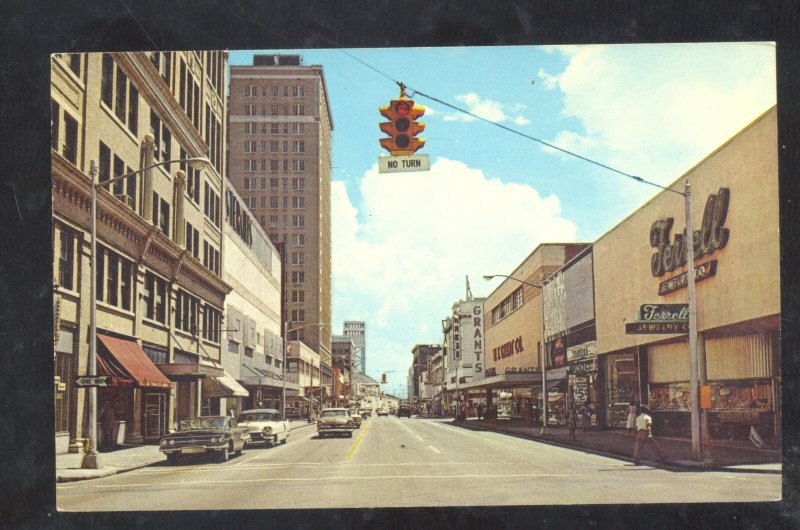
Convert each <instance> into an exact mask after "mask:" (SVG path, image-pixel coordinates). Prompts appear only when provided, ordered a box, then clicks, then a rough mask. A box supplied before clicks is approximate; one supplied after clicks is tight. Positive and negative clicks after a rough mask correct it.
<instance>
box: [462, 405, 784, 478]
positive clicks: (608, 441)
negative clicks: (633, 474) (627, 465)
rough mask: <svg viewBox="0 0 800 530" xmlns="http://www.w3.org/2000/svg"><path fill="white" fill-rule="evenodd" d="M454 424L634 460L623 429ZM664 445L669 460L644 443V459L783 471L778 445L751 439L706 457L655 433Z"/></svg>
mask: <svg viewBox="0 0 800 530" xmlns="http://www.w3.org/2000/svg"><path fill="white" fill-rule="evenodd" d="M450 423H451V425H453V426H457V427H461V428H464V429H470V430H481V431H494V432H500V433H504V434H508V435H511V436H517V437H520V438H528V439H531V440H536V441H538V442H542V443H549V444H553V445H558V446H562V447H568V448H571V449H577V450H580V451H584V452H587V453H595V454H600V455H603V456H609V457H612V458H618V459H621V460H627V461H630V462H633V446H634V440H633V438H625V433H624V432H623V431H621V430H612V431H588V432H586V433H585V434H584V433H582V432H581V429H580V428H578V429H577V430H576V433H575V440H573V439H572V438H571V437H570V435H569V430H568V429H567V428H565V427H553V426H550V427H548V432H547V433H545V434H541V433H540V431H541V426H533V425H532V424H531V423H530V422H528V421H525V420H505V421H504V420H486V419H483V420H478V419H476V418H470V419H468V420H467V421H464V422H455V421H452V422H450ZM656 441H657V442H658V445H659V446H660V447H661V449H662V450H663V451H664V452H665V453H666V454H667V456H668V457H669V459H668V461H667V462H663V463H655V462H653V461H652V460H648V459H653V458H655V455H653V454H652V452H651V451H650V450H649V448H647V447H645V448H643V449H642V452H643V455H642V462H644V463H647V464H648V465H652V466H655V467H661V468H665V469H672V470H676V471H678V470H680V471H687V470H715V471H719V470H725V471H737V472H750V473H756V472H757V473H781V469H782V467H781V452H780V450H777V449H758V448H756V447H755V446H754V445H753V444H752V443H750V442H749V441H747V440H745V441H738V440H733V441H729V440H712V444H711V445H709V446H706V447H705V448H704V449H705V455H704V457H705V460H704V461H702V462H695V461H693V460H692V448H691V441H690V440H688V439H685V438H667V437H660V436H657V437H656Z"/></svg>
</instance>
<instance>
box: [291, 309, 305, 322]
mask: <svg viewBox="0 0 800 530" xmlns="http://www.w3.org/2000/svg"><path fill="white" fill-rule="evenodd" d="M305 320H306V311H305V309H292V322H305Z"/></svg>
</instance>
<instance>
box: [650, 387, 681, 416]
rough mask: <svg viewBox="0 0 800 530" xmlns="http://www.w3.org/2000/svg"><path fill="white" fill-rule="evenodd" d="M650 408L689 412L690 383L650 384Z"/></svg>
mask: <svg viewBox="0 0 800 530" xmlns="http://www.w3.org/2000/svg"><path fill="white" fill-rule="evenodd" d="M648 401H649V403H650V410H653V411H656V410H670V411H683V412H689V411H690V410H691V399H690V392H689V383H669V384H663V385H650V392H649V396H648Z"/></svg>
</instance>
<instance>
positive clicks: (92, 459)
mask: <svg viewBox="0 0 800 530" xmlns="http://www.w3.org/2000/svg"><path fill="white" fill-rule="evenodd" d="M183 162H185V163H188V164H191V165H192V166H194V167H197V166H207V165H210V164H211V161H210V160H209V159H208V158H206V157H191V158H181V159H177V160H164V161H162V162H158V163H156V164H150V165H148V166H146V167H143V168H141V169H137V170H136V171H131V172H130V173H126V174H124V175H119V176H117V177H114V178H110V179H107V180H104V181H102V182H97V161H96V160H91V161H90V162H89V178H90V180H91V188H92V199H91V211H90V216H91V225H92V228H91V230H92V233H91V251H90V266H89V267H90V269H89V277H90V278H91V280H90V282H89V293H90V294H89V297H90V302H89V376H95V375H97V278H96V270H97V189H98V188H100V187H104V186H108V185H109V184H113V183H115V182H117V181H119V180H122V179H125V178H128V177H132V176H135V175H140V174H142V173H144V172H145V171H149V170H150V169H153V168H156V167H159V166H167V165H169V164H176V163H183ZM154 221H155V220H154ZM96 443H97V387H94V386H93V387H89V450H88V452H86V453H84V456H83V460H82V461H81V468H84V469H86V468H90V469H96V468H97V455H96V454H95V452H94V448H95V444H96Z"/></svg>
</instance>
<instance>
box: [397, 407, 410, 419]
mask: <svg viewBox="0 0 800 530" xmlns="http://www.w3.org/2000/svg"><path fill="white" fill-rule="evenodd" d="M401 416H406V417H408V418H410V417H411V405H405V404H404V405H400V406H399V407H398V408H397V417H398V418H400V417H401Z"/></svg>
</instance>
